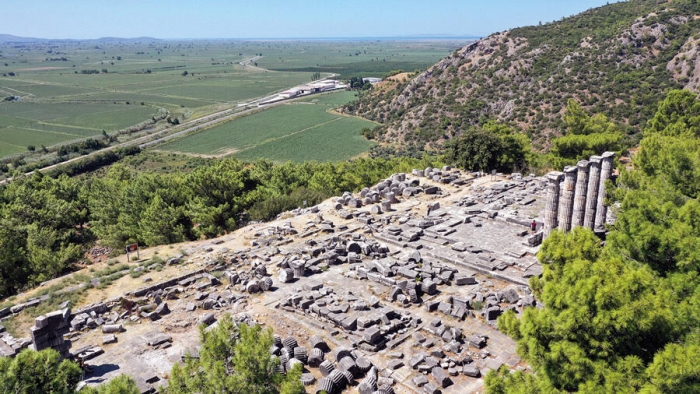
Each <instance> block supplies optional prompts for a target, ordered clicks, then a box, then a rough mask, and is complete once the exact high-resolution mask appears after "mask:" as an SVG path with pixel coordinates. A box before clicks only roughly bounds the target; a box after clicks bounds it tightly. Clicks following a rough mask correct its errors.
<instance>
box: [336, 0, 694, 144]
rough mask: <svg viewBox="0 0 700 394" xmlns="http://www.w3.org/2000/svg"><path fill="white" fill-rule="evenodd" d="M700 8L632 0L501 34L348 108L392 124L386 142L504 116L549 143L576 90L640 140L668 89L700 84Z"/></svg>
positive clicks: (431, 136) (591, 107) (441, 133)
mask: <svg viewBox="0 0 700 394" xmlns="http://www.w3.org/2000/svg"><path fill="white" fill-rule="evenodd" d="M697 14H700V4H698V3H697V2H695V1H691V0H681V1H673V2H659V1H656V0H632V1H626V2H618V3H614V4H609V5H606V6H603V7H599V8H595V9H591V10H589V11H586V12H584V13H581V14H579V15H575V16H572V17H569V18H564V19H562V20H560V21H556V22H552V23H547V24H544V25H541V26H532V27H524V28H518V29H513V30H510V31H506V32H501V33H495V34H493V35H491V36H489V37H487V38H484V39H482V40H479V41H477V42H475V43H473V44H470V45H467V46H465V47H464V48H462V49H460V50H458V51H456V52H454V53H453V54H452V55H451V56H449V57H447V58H446V59H444V60H442V61H440V62H439V63H437V64H436V65H434V66H433V67H431V68H430V69H428V70H427V71H426V72H424V73H421V74H418V75H417V76H415V77H414V78H413V79H412V80H410V81H406V82H400V83H399V82H397V83H388V84H387V86H385V88H381V89H375V91H374V92H373V93H370V94H363V95H362V96H361V98H360V100H359V101H357V102H353V103H350V104H348V105H346V107H345V110H346V111H348V112H351V113H355V114H358V115H361V116H364V117H366V118H368V119H371V120H375V121H378V122H381V123H383V127H382V129H381V130H378V131H377V132H376V133H375V134H376V135H377V136H378V139H379V140H380V141H386V142H397V141H399V142H401V143H408V144H417V145H419V146H426V145H427V146H428V147H432V148H440V147H441V146H442V143H443V142H444V141H445V140H447V139H450V138H453V137H455V136H458V135H461V134H462V133H465V132H467V131H468V130H470V129H471V128H473V127H475V126H483V125H484V124H486V123H488V122H490V121H493V120H494V119H496V120H499V121H501V122H505V123H508V124H510V125H512V126H513V127H515V128H516V129H517V130H519V131H520V132H521V133H524V134H526V135H528V137H530V138H531V139H532V141H533V146H534V147H535V149H536V150H538V151H546V150H547V149H548V148H550V147H551V146H552V145H551V141H552V139H554V138H556V137H558V136H560V135H561V130H562V129H563V128H564V127H565V126H566V125H565V124H564V123H563V121H562V116H561V115H562V114H563V113H564V111H565V109H566V106H567V102H568V101H569V100H570V99H574V100H575V101H577V102H578V103H580V104H581V106H582V107H583V109H585V110H586V111H587V112H589V113H594V114H599V115H600V116H603V115H604V116H606V117H607V118H608V119H610V120H612V121H613V122H615V123H616V124H618V125H620V132H622V133H623V135H624V136H626V138H627V139H628V140H630V142H631V143H632V144H634V143H636V142H638V140H639V138H641V130H642V129H643V128H644V126H645V124H646V122H647V121H648V120H649V119H650V118H651V117H652V116H653V115H654V111H655V109H656V103H657V102H658V101H660V100H661V99H662V98H663V97H664V95H665V94H666V93H668V92H669V91H670V90H673V89H678V88H686V89H690V90H693V91H697V90H698V85H699V84H700V67H696V64H695V61H696V59H697V53H696V48H697V43H698V40H699V39H700V20H698V19H697V18H695V15H697ZM571 139H572V140H575V139H576V138H575V137H571ZM570 142H572V143H576V141H570Z"/></svg>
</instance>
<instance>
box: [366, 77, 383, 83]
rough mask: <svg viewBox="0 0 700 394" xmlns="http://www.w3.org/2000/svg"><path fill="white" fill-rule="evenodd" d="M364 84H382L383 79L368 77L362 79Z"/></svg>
mask: <svg viewBox="0 0 700 394" xmlns="http://www.w3.org/2000/svg"><path fill="white" fill-rule="evenodd" d="M362 82H364V83H367V82H369V83H372V84H375V83H379V82H382V79H381V78H373V77H368V78H362Z"/></svg>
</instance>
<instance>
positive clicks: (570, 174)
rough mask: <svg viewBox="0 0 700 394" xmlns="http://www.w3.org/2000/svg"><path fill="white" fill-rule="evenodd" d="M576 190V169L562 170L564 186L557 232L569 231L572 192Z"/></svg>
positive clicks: (572, 208) (572, 207) (571, 167)
mask: <svg viewBox="0 0 700 394" xmlns="http://www.w3.org/2000/svg"><path fill="white" fill-rule="evenodd" d="M575 189H576V167H573V166H566V167H565V168H564V184H563V185H562V190H561V192H560V193H561V198H560V200H559V230H561V231H564V232H566V231H569V230H571V216H572V215H573V213H574V191H575Z"/></svg>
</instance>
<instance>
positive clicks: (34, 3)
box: [0, 0, 607, 40]
mask: <svg viewBox="0 0 700 394" xmlns="http://www.w3.org/2000/svg"><path fill="white" fill-rule="evenodd" d="M606 3H607V1H604V0H579V1H572V0H561V1H556V2H553V1H551V0H533V1H528V2H522V1H516V0H501V1H493V2H477V1H469V0H461V1H460V0H444V1H440V2H429V1H424V0H405V1H396V0H394V1H392V0H388V1H383V2H381V3H377V2H372V1H369V0H355V1H352V2H350V1H347V0H339V1H336V2H334V3H332V4H322V5H320V4H319V3H318V2H316V1H311V0H299V1H297V2H294V3H293V4H292V3H291V2H284V1H281V0H259V1H257V2H255V3H240V2H231V1H224V0H205V1H202V2H187V1H183V0H171V1H169V2H167V5H165V6H164V4H163V3H162V2H159V1H157V0H124V1H121V2H118V3H114V4H110V3H99V4H97V3H87V2H85V3H82V4H79V5H78V4H71V6H67V5H65V4H64V5H61V6H58V5H57V4H56V2H54V1H50V0H25V1H22V2H19V3H12V4H7V3H6V4H5V6H4V7H0V25H1V26H2V31H0V33H3V34H9V35H14V36H19V37H32V38H43V39H74V40H89V39H98V38H105V37H119V38H138V37H151V38H158V39H163V40H186V39H193V40H198V39H260V40H262V39H302V38H303V39H314V38H316V39H320V38H326V39H332V38H357V39H361V38H431V37H441V38H450V37H455V38H474V37H483V36H487V35H489V34H491V33H494V32H498V31H503V30H507V29H511V28H514V27H519V26H527V25H533V24H538V23H540V22H542V23H546V22H551V21H553V20H558V19H561V18H563V17H567V16H570V15H574V14H577V13H579V12H582V11H584V10H586V9H589V8H592V7H598V6H601V5H604V4H606Z"/></svg>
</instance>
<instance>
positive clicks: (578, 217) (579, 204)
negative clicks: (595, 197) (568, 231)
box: [571, 160, 588, 228]
mask: <svg viewBox="0 0 700 394" xmlns="http://www.w3.org/2000/svg"><path fill="white" fill-rule="evenodd" d="M576 169H577V170H578V173H577V174H576V191H575V192H574V214H573V216H572V218H571V228H574V227H580V226H583V217H584V216H585V214H586V191H587V189H588V160H581V161H579V162H578V163H577V164H576Z"/></svg>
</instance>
